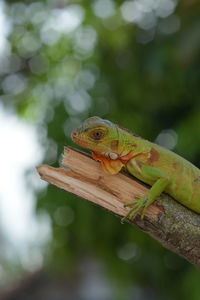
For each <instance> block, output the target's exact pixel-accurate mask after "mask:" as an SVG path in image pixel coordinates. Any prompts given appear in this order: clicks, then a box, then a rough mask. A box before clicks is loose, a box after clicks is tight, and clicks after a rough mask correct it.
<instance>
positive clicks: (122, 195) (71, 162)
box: [37, 147, 160, 216]
mask: <svg viewBox="0 0 200 300" xmlns="http://www.w3.org/2000/svg"><path fill="white" fill-rule="evenodd" d="M62 165H63V166H65V167H67V168H69V169H67V170H66V169H62V168H52V167H50V166H47V165H45V166H40V167H38V168H37V170H38V172H39V173H40V176H41V178H42V179H44V180H46V181H48V182H49V183H51V184H54V185H56V186H57V187H59V188H61V189H64V190H66V191H68V192H70V193H73V194H76V195H77V196H79V197H82V198H84V199H86V200H88V201H90V202H93V203H95V204H97V205H99V206H102V207H103V208H105V209H107V210H109V211H111V212H113V213H114V214H117V215H119V216H125V215H126V214H127V212H128V210H129V209H130V208H125V207H124V203H126V202H131V201H134V196H144V195H145V193H146V192H147V187H145V186H144V185H143V184H141V183H138V182H137V181H135V180H133V179H131V178H130V177H129V176H128V175H125V174H123V173H119V174H117V175H115V176H113V175H108V174H105V173H104V172H103V170H102V169H101V166H100V164H99V163H98V162H96V161H94V160H93V159H92V158H91V157H90V156H88V155H86V154H85V153H81V152H79V151H77V150H74V149H72V148H70V147H66V148H65V151H64V154H63V160H62ZM159 211H160V208H159V207H157V206H156V205H152V206H151V207H150V208H149V210H148V211H147V215H151V216H156V214H157V213H159Z"/></svg>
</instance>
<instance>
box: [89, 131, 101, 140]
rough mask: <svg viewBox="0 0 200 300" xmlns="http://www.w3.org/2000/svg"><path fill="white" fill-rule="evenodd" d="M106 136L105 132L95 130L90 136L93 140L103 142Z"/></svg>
mask: <svg viewBox="0 0 200 300" xmlns="http://www.w3.org/2000/svg"><path fill="white" fill-rule="evenodd" d="M104 135H105V132H104V131H103V130H101V129H96V130H93V131H92V132H91V134H90V136H91V138H92V139H94V140H96V141H99V140H101V139H102V138H103V137H104Z"/></svg>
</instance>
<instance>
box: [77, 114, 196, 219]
mask: <svg viewBox="0 0 200 300" xmlns="http://www.w3.org/2000/svg"><path fill="white" fill-rule="evenodd" d="M72 139H73V141H74V142H75V143H77V144H78V145H80V146H82V147H83V148H85V149H88V150H90V151H92V154H93V158H94V159H96V160H98V161H100V162H101V166H102V168H103V169H104V171H105V172H106V173H109V174H117V173H118V172H119V171H120V170H121V168H123V167H125V169H126V170H127V171H128V172H129V173H131V174H132V175H133V176H135V177H136V178H138V179H139V180H141V181H143V182H145V183H147V184H149V185H150V186H151V188H150V189H149V191H148V192H147V194H146V195H145V196H144V197H142V198H141V197H137V200H135V201H133V202H131V203H127V204H125V206H131V207H132V208H131V209H130V211H129V212H128V214H127V215H126V216H125V218H129V219H133V218H134V217H135V215H136V214H137V213H138V212H140V211H141V216H142V217H143V216H144V215H145V211H146V209H147V208H148V206H149V205H150V204H151V203H152V202H153V201H154V200H155V199H156V197H158V196H160V194H161V193H162V192H164V191H165V192H167V193H168V194H169V195H170V196H172V197H173V198H174V199H175V200H177V201H178V202H180V203H181V204H183V205H185V206H186V207H188V208H190V209H191V210H193V211H195V212H197V213H200V170H199V169H198V168H197V167H195V166H194V165H193V164H191V163H190V162H189V161H187V160H186V159H184V158H182V157H181V156H179V155H177V154H175V153H174V152H172V151H170V150H167V149H165V148H163V147H161V146H159V145H157V144H154V143H151V142H149V141H147V140H144V139H142V138H141V137H139V136H137V135H134V134H133V133H131V132H130V131H128V130H127V129H124V128H121V127H120V126H118V125H116V124H113V123H112V122H110V121H108V120H103V119H101V118H99V117H92V118H89V119H87V120H85V121H84V122H83V123H82V124H81V125H80V126H79V127H78V128H77V129H76V130H74V131H73V132H72Z"/></svg>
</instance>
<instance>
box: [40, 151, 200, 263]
mask: <svg viewBox="0 0 200 300" xmlns="http://www.w3.org/2000/svg"><path fill="white" fill-rule="evenodd" d="M62 165H63V166H64V167H67V168H68V169H64V168H53V167H50V166H48V165H43V166H39V167H37V171H38V173H39V174H40V176H41V178H42V179H43V180H45V181H47V182H49V183H51V184H53V185H56V186H57V187H59V188H61V189H64V190H66V191H68V192H70V193H73V194H76V195H77V196H79V197H81V198H84V199H86V200H88V201H90V202H92V203H94V204H96V205H98V206H101V207H103V208H104V209H106V210H108V211H110V212H112V213H114V214H115V215H117V216H119V217H120V218H121V217H123V216H125V215H126V214H127V212H128V211H129V209H130V208H125V207H124V203H125V202H129V201H134V196H138V195H139V196H144V195H145V193H146V192H147V190H148V188H149V187H147V185H145V184H143V183H142V182H140V181H138V180H136V179H135V178H133V177H131V176H130V175H128V174H126V173H123V172H120V173H119V174H117V175H114V176H113V175H108V174H105V173H104V172H103V171H102V169H101V167H100V164H99V163H98V162H96V161H94V160H93V159H92V158H91V157H90V156H88V155H86V154H85V153H83V152H80V151H78V150H75V149H73V148H70V147H66V148H65V151H64V155H63V160H62ZM128 222H129V223H130V224H132V225H135V226H137V227H139V228H140V229H141V230H142V231H145V232H147V233H148V234H149V235H150V236H152V237H153V238H154V239H156V240H158V241H159V242H160V243H161V244H162V245H163V246H164V247H166V248H168V249H170V250H171V251H173V252H176V253H177V254H179V255H181V256H182V257H184V258H185V259H186V260H188V261H189V262H190V263H192V264H194V265H195V266H196V267H198V268H200V215H199V214H196V213H195V212H193V211H191V210H189V209H187V208H186V207H184V206H182V205H181V204H179V203H178V202H177V201H175V200H173V199H172V198H171V197H169V196H168V195H166V194H162V195H161V197H159V198H158V200H156V201H155V202H154V203H153V204H152V205H151V206H150V207H149V208H148V210H147V212H146V215H145V217H144V219H141V217H140V215H139V214H138V215H137V216H136V217H135V219H134V220H128Z"/></svg>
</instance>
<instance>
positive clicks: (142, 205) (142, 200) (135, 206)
mask: <svg viewBox="0 0 200 300" xmlns="http://www.w3.org/2000/svg"><path fill="white" fill-rule="evenodd" d="M135 198H137V199H138V200H136V201H133V202H128V203H125V204H124V207H128V206H132V208H131V209H130V210H129V212H128V213H127V214H126V215H125V216H124V217H123V218H122V220H121V221H122V222H123V221H124V220H126V219H130V220H133V219H134V218H135V216H136V215H137V213H138V212H139V211H140V210H142V214H141V219H143V218H144V215H145V211H146V209H147V207H148V205H146V203H147V202H148V198H147V197H139V196H136V197H135Z"/></svg>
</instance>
